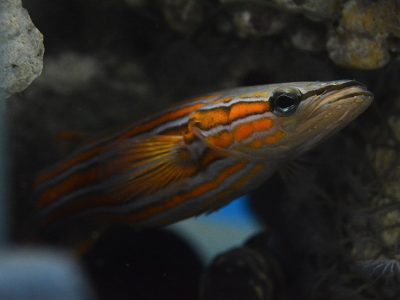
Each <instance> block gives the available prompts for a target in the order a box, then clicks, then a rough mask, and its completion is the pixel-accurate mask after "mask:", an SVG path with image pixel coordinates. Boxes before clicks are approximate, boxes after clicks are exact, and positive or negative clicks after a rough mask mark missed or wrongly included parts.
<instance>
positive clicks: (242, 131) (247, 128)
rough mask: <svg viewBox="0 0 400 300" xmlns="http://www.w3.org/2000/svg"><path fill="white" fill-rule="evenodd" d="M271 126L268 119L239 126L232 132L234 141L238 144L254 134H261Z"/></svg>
mask: <svg viewBox="0 0 400 300" xmlns="http://www.w3.org/2000/svg"><path fill="white" fill-rule="evenodd" d="M272 125H273V121H272V120H271V119H268V118H262V119H260V120H255V121H251V122H247V123H243V124H240V125H238V126H236V127H235V129H234V130H233V137H234V138H235V140H236V141H238V142H240V141H242V140H244V139H246V138H248V137H250V136H251V135H253V134H254V133H256V132H262V131H266V130H268V129H270V128H271V127H272Z"/></svg>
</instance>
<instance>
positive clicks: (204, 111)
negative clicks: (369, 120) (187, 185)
mask: <svg viewBox="0 0 400 300" xmlns="http://www.w3.org/2000/svg"><path fill="white" fill-rule="evenodd" d="M222 99H223V100H222V101H221V100H217V101H216V102H213V103H210V104H209V105H206V106H204V107H203V108H201V109H200V110H199V111H197V112H196V113H195V114H193V115H192V117H191V121H190V129H191V130H192V131H193V132H194V134H195V135H196V136H197V137H199V138H200V139H201V140H203V141H204V142H205V143H206V144H207V145H209V146H210V147H211V148H214V149H218V150H220V151H223V152H225V153H227V154H228V155H235V156H245V157H247V158H250V159H263V160H274V161H276V160H279V159H282V160H285V159H287V157H288V156H289V155H290V156H292V157H293V156H295V155H298V154H301V153H303V152H305V151H307V150H309V149H311V148H312V147H313V146H315V145H317V144H318V143H319V142H321V141H322V140H323V139H325V138H327V137H329V136H330V135H332V134H333V133H335V132H337V131H338V130H340V129H341V128H343V127H345V126H346V125H347V124H349V123H350V122H351V121H352V120H354V119H355V118H356V117H357V116H358V115H360V114H361V113H362V112H363V111H364V110H366V109H367V107H368V106H369V105H370V104H371V102H372V100H373V94H372V93H371V92H369V91H368V90H367V89H366V87H365V86H364V85H362V84H361V83H359V82H357V81H354V80H340V81H328V82H293V83H279V84H269V85H261V86H255V87H247V88H238V89H233V90H229V91H228V92H227V93H225V94H224V98H222Z"/></svg>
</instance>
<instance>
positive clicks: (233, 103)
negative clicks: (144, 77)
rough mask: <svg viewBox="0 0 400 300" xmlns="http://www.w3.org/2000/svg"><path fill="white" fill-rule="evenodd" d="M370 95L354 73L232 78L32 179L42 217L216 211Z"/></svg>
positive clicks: (140, 217) (156, 219)
mask: <svg viewBox="0 0 400 300" xmlns="http://www.w3.org/2000/svg"><path fill="white" fill-rule="evenodd" d="M372 99H373V96H372V94H371V93H370V92H368V91H367V90H366V88H365V87H364V86H363V85H361V84H360V83H358V82H356V81H351V80H341V81H331V82H295V83H281V84H270V85H261V86H254V87H244V88H235V89H230V90H225V91H221V92H217V93H212V94H209V95H205V96H203V97H198V98H195V99H192V100H189V101H186V102H183V103H181V104H178V105H176V106H175V107H172V108H171V109H169V110H166V111H164V112H162V113H160V114H157V115H155V116H153V117H150V118H148V119H146V120H144V121H142V122H139V123H136V124H134V125H133V126H130V127H129V128H127V129H124V130H122V131H119V132H116V133H113V134H111V135H109V136H107V137H103V138H101V139H99V140H97V141H95V142H92V143H89V144H87V145H84V146H83V147H82V148H81V149H79V150H78V151H76V152H75V153H73V154H72V155H71V156H70V157H68V158H67V159H66V160H64V161H62V162H60V163H58V164H56V165H54V166H53V167H50V168H49V169H47V170H44V171H43V172H41V173H40V174H39V175H38V176H37V178H36V180H35V184H36V194H37V208H38V214H39V216H40V222H41V224H42V225H47V226H49V225H55V224H59V223H65V222H71V221H72V222H73V221H74V220H78V219H94V220H101V221H102V222H122V223H128V224H132V225H133V226H134V227H135V228H145V227H155V226H162V225H166V224H171V223H173V222H176V221H179V220H182V219H185V218H187V217H191V216H194V215H198V214H201V213H205V212H211V211H214V210H216V209H218V208H220V207H221V206H223V205H225V204H227V203H229V202H230V201H232V200H234V199H235V198H237V197H239V196H241V195H243V194H245V193H248V192H249V191H251V190H252V189H254V188H255V187H257V186H258V185H260V184H261V183H262V182H264V181H265V180H266V179H267V178H268V177H269V176H270V175H271V174H272V173H274V172H275V171H276V169H277V168H279V166H280V165H281V164H282V163H284V162H286V161H288V160H290V159H293V158H295V157H296V156H298V155H300V154H302V153H303V152H305V151H307V150H308V149H310V148H312V147H313V146H315V145H317V144H318V143H319V142H320V141H321V140H323V139H325V138H326V137H328V136H330V135H331V134H333V133H334V132H336V131H338V130H339V129H341V128H343V127H344V126H346V125H347V124H348V123H349V122H350V121H352V120H353V119H354V118H355V117H357V116H358V115H359V114H360V113H362V112H363V111H364V110H365V109H366V108H367V107H368V106H369V104H370V103H371V101H372Z"/></svg>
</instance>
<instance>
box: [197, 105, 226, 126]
mask: <svg viewBox="0 0 400 300" xmlns="http://www.w3.org/2000/svg"><path fill="white" fill-rule="evenodd" d="M191 120H192V122H193V126H195V127H198V128H200V129H202V130H209V129H211V128H213V127H216V126H218V125H221V124H222V125H223V124H228V123H229V115H228V110H227V109H222V108H218V109H212V110H207V111H199V112H197V113H195V114H194V115H193V116H192V118H191Z"/></svg>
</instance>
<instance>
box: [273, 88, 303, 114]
mask: <svg viewBox="0 0 400 300" xmlns="http://www.w3.org/2000/svg"><path fill="white" fill-rule="evenodd" d="M299 103H300V98H299V96H298V95H295V94H288V93H276V94H274V95H273V96H272V107H273V112H274V113H275V114H276V115H278V116H289V115H291V114H293V113H294V112H295V111H296V110H297V106H298V105H299Z"/></svg>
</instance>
